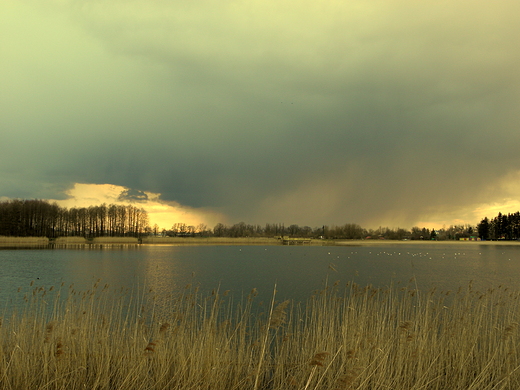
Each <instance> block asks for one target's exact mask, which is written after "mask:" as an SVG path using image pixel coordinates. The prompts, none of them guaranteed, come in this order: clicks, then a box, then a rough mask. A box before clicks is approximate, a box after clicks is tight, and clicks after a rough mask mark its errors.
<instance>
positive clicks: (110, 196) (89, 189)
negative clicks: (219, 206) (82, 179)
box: [51, 183, 226, 230]
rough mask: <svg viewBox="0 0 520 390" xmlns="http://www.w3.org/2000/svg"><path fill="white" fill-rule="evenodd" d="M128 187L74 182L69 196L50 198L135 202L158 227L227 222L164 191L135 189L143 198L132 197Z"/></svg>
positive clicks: (65, 203) (77, 202)
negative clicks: (167, 198) (167, 197)
mask: <svg viewBox="0 0 520 390" xmlns="http://www.w3.org/2000/svg"><path fill="white" fill-rule="evenodd" d="M129 191H130V190H129V189H128V188H127V187H123V186H118V185H115V184H88V183H75V184H74V186H73V187H72V188H70V189H69V190H67V191H66V192H65V194H66V195H67V196H68V198H67V199H63V200H51V201H52V202H56V203H57V204H58V205H59V206H61V207H67V208H72V207H89V206H95V205H100V204H103V203H106V204H133V205H134V206H136V207H139V208H143V209H144V210H146V212H147V213H148V217H149V224H150V227H152V228H153V226H154V225H155V224H157V225H158V226H159V229H160V230H162V229H170V228H171V227H172V226H173V224H175V223H185V224H186V225H188V226H190V225H191V226H197V225H199V224H204V225H206V226H207V227H208V228H213V226H215V225H216V224H217V223H219V222H224V221H225V219H226V218H225V216H223V215H221V214H219V213H217V212H214V211H212V210H207V209H195V208H191V207H186V206H182V205H181V204H179V203H177V202H171V201H170V202H168V201H163V200H161V199H160V195H161V194H157V193H153V192H148V191H136V192H138V193H139V194H143V195H142V198H143V199H138V200H135V199H131V198H128V197H126V198H125V196H124V195H125V194H128V193H129Z"/></svg>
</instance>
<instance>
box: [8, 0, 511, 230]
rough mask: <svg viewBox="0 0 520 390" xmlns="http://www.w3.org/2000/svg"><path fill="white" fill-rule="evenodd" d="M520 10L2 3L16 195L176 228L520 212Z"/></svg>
mask: <svg viewBox="0 0 520 390" xmlns="http://www.w3.org/2000/svg"><path fill="white" fill-rule="evenodd" d="M519 14H520V3H519V2H518V1H516V0H511V1H509V0H497V1H494V2H489V1H481V0H475V1H472V2H468V1H462V0H449V1H444V0H435V1H434V0H424V1H416V0H384V1H383V0H347V1H346V0H341V1H335V0H324V1H308V0H298V1H295V0H276V1H274V0H247V1H245V0H218V1H217V0H200V1H182V0H155V1H148V0H146V1H145V0H125V1H120V0H111V1H101V0H89V1H82V0H47V1H45V2H41V1H39V0H3V1H2V2H1V3H0V135H1V139H0V197H1V199H9V198H23V199H33V198H37V199H50V200H56V201H59V202H61V203H60V204H63V205H68V206H71V205H73V204H84V203H85V202H87V201H90V202H92V203H102V202H106V201H107V200H109V201H110V200H111V199H119V200H121V198H120V195H121V193H123V194H128V193H141V194H149V195H150V196H149V197H147V198H146V199H144V200H143V199H141V203H140V204H142V205H144V206H146V207H148V208H149V210H153V207H155V210H156V211H157V210H158V209H160V208H161V207H163V209H162V211H161V212H157V214H156V215H154V216H153V217H152V218H151V222H152V223H155V221H160V225H161V227H166V228H168V227H171V225H173V224H174V223H178V222H184V223H188V221H193V222H192V223H193V224H198V223H206V224H208V226H209V227H212V226H214V224H215V223H216V222H217V221H218V222H222V223H226V224H233V223H237V222H240V221H243V222H246V223H251V224H265V223H285V224H286V225H289V224H299V225H302V226H303V225H309V226H312V227H314V226H321V225H323V224H326V225H342V224H345V223H358V224H360V225H361V226H363V227H367V228H369V227H378V226H388V227H398V226H399V227H406V228H410V227H412V226H415V225H417V226H421V227H422V226H426V227H436V228H437V227H440V226H442V225H450V224H465V223H469V224H476V223H478V222H479V221H480V220H481V219H482V218H483V217H485V216H488V217H494V216H495V215H496V214H497V213H498V212H503V213H507V212H514V211H517V210H519V209H520V199H519V196H518V194H519V193H520V153H519V146H520V131H518V130H519V129H518V124H519V123H520V121H519V119H520V110H519V103H520V88H519V87H520V51H519V50H518V36H520V23H519V22H518V15H519ZM108 203H110V202H108ZM159 215H160V217H159ZM179 219H184V220H179ZM169 220H170V221H171V222H168V221H169ZM163 224H164V226H163ZM188 224H189V223H188Z"/></svg>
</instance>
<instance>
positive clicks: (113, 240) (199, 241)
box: [0, 237, 520, 247]
mask: <svg viewBox="0 0 520 390" xmlns="http://www.w3.org/2000/svg"><path fill="white" fill-rule="evenodd" d="M291 243H292V244H293V245H296V244H297V245H298V246H301V245H304V246H309V245H310V246H334V245H336V246H381V245H419V244H422V245H424V244H432V245H454V244H458V245H460V244H463V245H520V241H502V240H501V241H455V240H446V241H427V240H321V239H312V240H306V241H305V243H301V242H298V240H295V241H292V242H291ZM88 245H94V246H96V245H99V246H105V245H109V246H118V245H282V241H281V240H280V239H279V238H272V237H271V238H267V237H237V238H234V237H143V238H141V239H137V238H135V237H97V238H94V239H92V240H87V239H85V238H83V237H59V238H57V239H56V240H49V239H48V238H47V237H0V247H45V246H88Z"/></svg>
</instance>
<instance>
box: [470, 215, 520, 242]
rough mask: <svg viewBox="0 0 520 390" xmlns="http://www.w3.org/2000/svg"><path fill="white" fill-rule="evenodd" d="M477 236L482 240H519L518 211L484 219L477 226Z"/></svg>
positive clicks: (519, 224)
mask: <svg viewBox="0 0 520 390" xmlns="http://www.w3.org/2000/svg"><path fill="white" fill-rule="evenodd" d="M477 230H478V235H479V237H481V238H482V239H484V240H520V211H517V212H516V213H513V214H507V215H505V214H502V213H498V215H497V216H496V217H495V218H493V219H488V218H487V217H486V218H484V219H483V220H482V221H480V223H479V224H478V225H477Z"/></svg>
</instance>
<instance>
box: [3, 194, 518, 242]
mask: <svg viewBox="0 0 520 390" xmlns="http://www.w3.org/2000/svg"><path fill="white" fill-rule="evenodd" d="M0 235H1V236H18V237H27V236H46V237H50V238H54V237H60V236H81V237H87V238H91V237H103V236H112V237H114V236H129V237H138V236H142V235H155V236H159V235H162V236H177V237H178V236H180V237H190V236H206V237H207V236H214V237H276V236H290V237H304V238H325V239H365V238H372V239H390V240H406V239H410V240H459V239H461V238H470V237H475V238H476V237H477V236H478V237H479V238H481V239H482V240H519V239H520V212H518V211H517V212H516V213H513V214H507V215H505V214H501V213H499V214H498V215H497V216H496V217H494V218H492V219H489V218H487V217H486V218H484V219H482V221H481V222H480V223H479V224H478V225H477V226H471V225H452V226H450V227H448V228H445V227H444V228H442V229H431V230H430V229H427V228H419V227H417V226H414V227H412V229H410V230H406V229H402V228H393V229H392V228H388V227H379V228H378V229H364V228H362V227H361V226H360V225H358V224H354V223H347V224H345V225H338V226H326V225H324V226H320V227H310V226H299V225H295V224H293V225H289V226H285V224H283V223H267V224H265V225H263V226H262V225H250V224H246V223H244V222H239V223H236V224H234V225H231V226H228V225H224V224H222V223H218V224H217V225H216V226H215V227H214V228H213V229H208V227H207V226H206V225H205V224H199V225H197V226H190V225H186V224H185V223H176V224H174V225H173V226H172V228H171V229H169V230H165V229H163V230H162V231H159V226H158V225H154V227H153V228H150V226H149V223H148V215H147V213H146V211H145V210H144V209H143V208H138V207H135V206H132V205H116V204H110V205H106V204H102V205H99V206H90V207H79V208H76V207H73V208H70V209H67V208H65V207H60V206H58V205H57V204H56V203H49V202H48V201H46V200H38V199H34V200H20V199H13V200H7V201H3V202H0Z"/></svg>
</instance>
